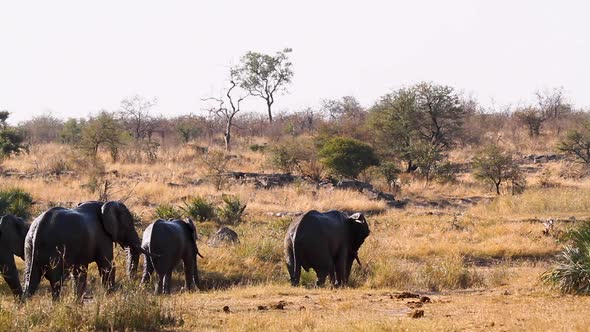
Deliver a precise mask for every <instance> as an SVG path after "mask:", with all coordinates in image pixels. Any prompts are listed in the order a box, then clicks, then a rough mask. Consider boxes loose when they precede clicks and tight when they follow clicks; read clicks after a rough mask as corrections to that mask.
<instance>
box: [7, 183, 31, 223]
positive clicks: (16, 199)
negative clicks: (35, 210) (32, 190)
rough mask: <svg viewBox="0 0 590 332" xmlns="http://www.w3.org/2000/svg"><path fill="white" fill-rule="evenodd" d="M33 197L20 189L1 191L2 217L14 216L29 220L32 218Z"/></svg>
mask: <svg viewBox="0 0 590 332" xmlns="http://www.w3.org/2000/svg"><path fill="white" fill-rule="evenodd" d="M32 205H33V197H32V196H31V194H29V193H27V192H26V191H24V190H22V189H19V188H11V189H5V190H2V191H0V215H5V214H13V215H15V216H18V217H21V218H23V219H27V218H29V217H30V216H31V206H32Z"/></svg>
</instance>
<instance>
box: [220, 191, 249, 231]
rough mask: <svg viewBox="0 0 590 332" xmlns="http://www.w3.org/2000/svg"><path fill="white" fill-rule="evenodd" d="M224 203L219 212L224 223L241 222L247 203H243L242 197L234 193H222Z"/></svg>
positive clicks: (234, 223)
mask: <svg viewBox="0 0 590 332" xmlns="http://www.w3.org/2000/svg"><path fill="white" fill-rule="evenodd" d="M221 199H222V200H223V203H224V205H223V206H222V207H220V208H219V210H218V212H217V214H218V217H219V220H220V221H221V222H222V223H226V224H233V225H236V224H238V223H239V222H240V220H241V218H242V214H243V213H244V210H245V209H246V204H242V202H241V201H240V198H239V197H237V196H234V195H225V194H224V195H222V196H221Z"/></svg>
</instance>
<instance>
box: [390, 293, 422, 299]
mask: <svg viewBox="0 0 590 332" xmlns="http://www.w3.org/2000/svg"><path fill="white" fill-rule="evenodd" d="M395 298H396V299H419V298H420V295H419V294H415V293H410V292H402V293H400V294H397V295H396V296H395Z"/></svg>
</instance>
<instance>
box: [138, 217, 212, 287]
mask: <svg viewBox="0 0 590 332" xmlns="http://www.w3.org/2000/svg"><path fill="white" fill-rule="evenodd" d="M196 241H197V230H196V228H195V224H194V223H193V221H192V220H190V219H188V218H187V219H186V220H180V219H169V220H162V219H158V220H156V221H155V222H153V223H152V224H150V225H149V226H148V227H147V228H146V229H145V231H144V232H143V241H142V243H141V247H142V248H143V249H144V250H145V251H147V252H149V253H152V254H153V255H152V257H148V256H147V255H144V257H145V261H144V270H143V277H142V278H141V282H142V283H143V284H147V283H148V282H149V280H150V276H151V274H152V272H153V271H154V270H156V272H157V273H158V288H157V289H156V293H158V294H159V293H164V294H170V286H171V281H172V270H174V267H175V266H176V265H177V264H178V262H179V261H180V260H182V262H183V264H184V275H185V288H186V289H188V290H192V289H193V287H197V286H198V285H199V274H198V271H197V255H199V256H201V254H200V253H199V250H198V248H197V242H196ZM201 257H203V256H201Z"/></svg>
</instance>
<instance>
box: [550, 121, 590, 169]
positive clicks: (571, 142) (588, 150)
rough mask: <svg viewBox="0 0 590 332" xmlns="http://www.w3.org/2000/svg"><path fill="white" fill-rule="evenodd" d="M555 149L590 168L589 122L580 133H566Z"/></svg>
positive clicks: (573, 131) (574, 131)
mask: <svg viewBox="0 0 590 332" xmlns="http://www.w3.org/2000/svg"><path fill="white" fill-rule="evenodd" d="M557 148H558V149H559V150H560V151H563V152H565V153H566V154H569V155H572V156H574V157H575V158H576V159H578V160H579V161H581V162H583V163H584V164H586V165H587V166H590V122H586V123H585V124H584V128H583V129H582V130H580V131H578V130H570V131H568V132H567V133H566V135H565V138H563V139H562V140H561V141H560V142H559V145H558V146H557Z"/></svg>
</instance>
